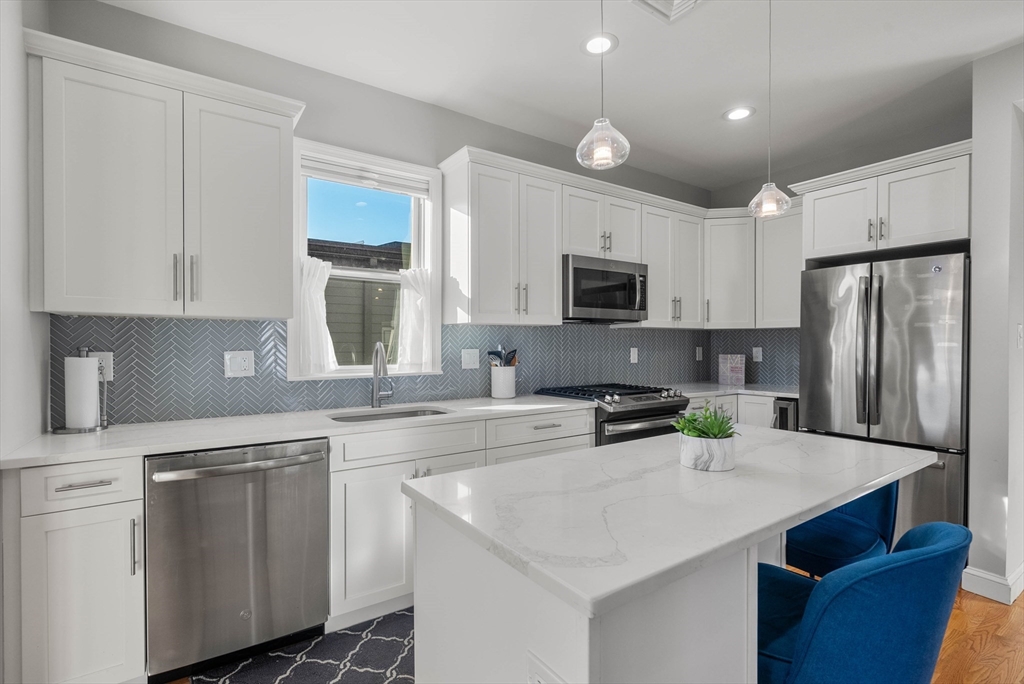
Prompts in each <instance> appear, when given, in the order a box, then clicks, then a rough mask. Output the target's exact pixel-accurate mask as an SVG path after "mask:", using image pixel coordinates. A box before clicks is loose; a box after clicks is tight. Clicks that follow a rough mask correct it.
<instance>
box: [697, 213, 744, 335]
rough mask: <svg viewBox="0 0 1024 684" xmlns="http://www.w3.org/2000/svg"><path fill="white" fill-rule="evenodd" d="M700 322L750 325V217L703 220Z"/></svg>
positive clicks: (717, 324)
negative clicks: (701, 315) (702, 295)
mask: <svg viewBox="0 0 1024 684" xmlns="http://www.w3.org/2000/svg"><path fill="white" fill-rule="evenodd" d="M704 322H705V327H708V328H753V327H754V219H752V218H721V219H705V221H704Z"/></svg>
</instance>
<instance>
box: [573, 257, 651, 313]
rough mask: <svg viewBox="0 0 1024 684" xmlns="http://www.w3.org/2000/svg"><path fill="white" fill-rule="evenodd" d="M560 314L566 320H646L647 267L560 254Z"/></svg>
mask: <svg viewBox="0 0 1024 684" xmlns="http://www.w3.org/2000/svg"><path fill="white" fill-rule="evenodd" d="M562 311H563V318H564V319H566V320H578V321H610V322H613V321H645V320H647V266H646V265H645V264H634V263H631V262H628V261H615V260H613V259H595V258H593V257H583V256H577V255H575V254H565V255H563V257H562Z"/></svg>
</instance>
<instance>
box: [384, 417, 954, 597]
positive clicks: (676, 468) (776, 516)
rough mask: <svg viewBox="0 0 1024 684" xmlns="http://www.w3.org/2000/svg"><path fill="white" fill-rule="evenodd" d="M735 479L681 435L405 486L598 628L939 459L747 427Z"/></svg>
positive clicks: (915, 451) (421, 502)
mask: <svg viewBox="0 0 1024 684" xmlns="http://www.w3.org/2000/svg"><path fill="white" fill-rule="evenodd" d="M737 429H738V431H739V432H740V433H741V436H738V437H736V438H735V439H736V445H735V446H736V468H735V470H732V471H728V472H723V473H708V472H700V471H695V470H690V469H688V468H684V467H683V466H681V465H680V464H679V441H678V438H677V436H676V435H664V436H661V437H652V438H649V439H643V440H636V441H632V442H624V443H621V444H612V445H609V446H604V447H597V448H593V449H585V450H582V451H574V452H570V453H565V454H557V455H553V456H544V457H540V458H535V459H531V460H526V461H519V462H516V463H509V464H505V465H499V466H494V467H490V468H479V469H475V470H467V471H461V472H455V473H448V474H444V475H438V476H434V477H428V478H423V479H417V480H407V481H406V482H404V483H403V484H402V491H403V492H405V494H406V495H407V496H409V497H410V498H412V499H413V500H414V501H415V502H416V504H417V505H418V506H420V507H425V508H426V509H428V510H430V511H432V512H433V513H435V514H436V515H437V516H438V517H440V518H441V519H442V520H444V521H446V522H447V523H448V524H449V525H451V526H452V527H453V528H454V529H456V530H458V531H459V532H460V533H462V534H464V535H465V536H466V537H468V538H469V539H470V540H472V541H473V542H475V543H476V544H478V545H479V546H481V547H483V548H484V549H486V550H487V551H488V552H490V553H492V554H494V555H495V556H496V557H498V558H499V559H501V560H502V561H504V562H505V563H507V564H508V565H510V566H512V567H513V568H515V569H516V570H518V571H519V572H522V573H523V574H524V575H526V576H527V577H529V578H531V579H532V580H533V581H534V582H536V583H537V584H539V585H540V586H542V587H544V588H545V589H547V590H548V591H550V592H552V593H553V594H555V595H556V596H558V597H560V598H561V599H562V600H564V601H566V602H567V603H569V604H570V605H572V606H573V607H574V608H576V609H577V610H579V611H581V612H582V613H584V614H586V615H588V616H591V617H592V616H595V615H600V614H601V613H604V612H606V611H608V610H611V609H612V608H615V607H616V606H619V605H622V604H624V603H626V602H628V601H630V600H632V599H633V598H636V597H638V596H642V595H644V594H646V593H648V592H650V591H654V590H656V589H659V588H661V587H663V586H665V585H667V584H669V583H670V582H673V581H675V580H678V579H680V578H682V577H685V576H686V575H688V574H690V573H692V572H694V571H695V570H697V569H699V568H701V567H703V566H705V565H707V564H709V563H712V562H714V561H716V560H718V559H721V558H724V557H726V556H728V555H730V554H733V553H735V552H737V551H740V550H742V549H744V548H748V547H750V546H753V545H755V544H757V543H759V542H761V541H763V540H765V539H767V538H769V537H771V536H773V535H776V534H779V533H781V532H783V531H784V530H787V529H789V528H791V527H794V526H796V525H798V524H799V523H801V522H803V521H805V520H808V519H810V518H813V517H814V516H816V515H819V514H821V513H823V512H825V511H827V510H830V509H832V508H835V507H836V506H839V505H841V504H843V503H846V502H848V501H851V500H853V499H855V498H856V497H858V496H860V495H861V494H864V493H865V492H868V491H870V490H872V489H875V488H877V487H880V486H882V485H884V484H888V483H889V482H892V481H894V480H897V479H899V478H901V477H903V476H905V475H908V474H910V473H912V472H914V471H916V470H920V469H921V468H924V467H926V466H927V465H928V464H930V463H933V462H935V461H936V455H935V453H934V452H931V451H924V450H918V449H911V448H905V447H895V446H888V445H883V444H875V443H871V442H862V441H856V440H850V439H842V438H838V437H829V436H824V435H816V434H810V433H806V432H790V431H786V430H771V429H768V428H759V427H753V426H750V425H739V426H738V427H737Z"/></svg>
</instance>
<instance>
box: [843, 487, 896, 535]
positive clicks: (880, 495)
mask: <svg viewBox="0 0 1024 684" xmlns="http://www.w3.org/2000/svg"><path fill="white" fill-rule="evenodd" d="M899 484H900V483H899V480H897V481H896V482H892V483H890V484H887V485H885V486H884V487H879V488H878V489H876V490H874V491H873V492H868V493H867V494H865V495H864V496H862V497H859V498H857V499H854V500H853V501H851V502H850V503H848V504H843V505H842V506H840V507H839V508H838V509H837V510H838V511H839V512H840V513H843V514H845V515H849V516H852V517H854V518H857V519H858V520H860V521H861V522H863V523H866V524H868V525H870V526H871V528H872V529H874V530H875V531H877V532H878V536H879V537H881V538H882V541H884V542H885V550H886V551H890V550H892V542H893V538H892V536H893V534H894V533H895V531H896V498H897V495H898V494H899Z"/></svg>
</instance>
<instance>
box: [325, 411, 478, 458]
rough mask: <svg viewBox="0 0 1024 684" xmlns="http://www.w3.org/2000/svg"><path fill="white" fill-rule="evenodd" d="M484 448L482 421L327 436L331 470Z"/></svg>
mask: <svg viewBox="0 0 1024 684" xmlns="http://www.w3.org/2000/svg"><path fill="white" fill-rule="evenodd" d="M483 448H484V421H482V420H475V421H469V422H465V423H448V424H445V425H433V426H430V427H418V428H402V429H398V430H388V431H386V432H365V433H362V434H358V435H344V436H339V437H331V470H342V469H343V467H344V465H345V464H346V463H352V462H355V461H358V462H359V463H360V464H365V465H369V463H366V461H369V460H371V459H372V460H373V463H374V464H377V463H397V462H399V461H412V460H415V459H418V458H429V457H430V456H443V455H444V454H459V453H462V452H465V451H479V450H481V449H483Z"/></svg>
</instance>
